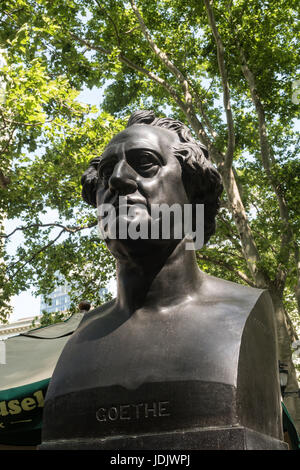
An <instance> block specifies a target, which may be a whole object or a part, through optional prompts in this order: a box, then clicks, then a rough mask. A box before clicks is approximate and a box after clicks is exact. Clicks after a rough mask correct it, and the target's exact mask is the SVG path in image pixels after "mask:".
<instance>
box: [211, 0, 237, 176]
mask: <svg viewBox="0 0 300 470" xmlns="http://www.w3.org/2000/svg"><path fill="white" fill-rule="evenodd" d="M204 4H205V8H206V12H207V17H208V21H209V24H210V27H211V30H212V33H213V36H214V38H215V42H216V46H217V59H218V66H219V72H220V75H221V80H222V87H223V102H224V108H225V113H226V121H227V131H228V139H227V151H226V156H225V162H224V165H225V167H226V168H230V167H231V166H232V161H233V154H234V149H235V132H234V122H233V116H232V110H231V104H230V88H229V82H228V78H227V77H228V74H227V69H226V64H225V58H224V45H223V42H222V39H221V36H220V34H219V31H218V28H217V25H216V21H215V15H214V12H213V8H212V6H211V4H212V0H204Z"/></svg>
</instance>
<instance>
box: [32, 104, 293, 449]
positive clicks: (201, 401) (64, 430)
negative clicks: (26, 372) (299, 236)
mask: <svg viewBox="0 0 300 470" xmlns="http://www.w3.org/2000/svg"><path fill="white" fill-rule="evenodd" d="M82 185H83V193H82V194H83V198H84V199H85V201H87V202H88V203H89V204H92V205H93V206H95V207H98V208H99V207H100V208H101V207H102V206H103V205H104V204H111V206H112V207H115V208H116V209H117V213H116V218H117V219H122V218H123V219H122V220H123V222H124V223H125V225H126V224H129V223H130V222H132V221H134V222H135V224H136V226H138V225H140V224H144V226H145V225H147V224H150V222H151V217H152V216H151V212H150V206H151V205H153V204H154V205H155V204H160V203H166V204H167V205H169V206H171V205H173V204H174V203H176V204H178V205H179V206H180V207H184V206H185V205H186V204H191V205H192V207H193V208H195V207H196V205H197V204H204V242H207V241H208V240H209V238H210V236H211V235H212V234H213V233H214V231H215V217H216V214H217V211H218V208H219V199H220V195H221V192H222V183H221V178H220V175H219V173H218V172H217V170H216V169H215V168H214V166H213V165H212V164H211V163H210V161H209V159H208V153H207V150H206V149H205V148H204V147H203V146H201V145H200V144H199V143H197V142H196V141H195V140H194V139H193V138H192V136H191V134H190V132H189V130H188V128H187V127H186V126H185V125H183V124H182V123H180V122H179V121H175V120H173V119H169V118H156V117H155V115H154V114H153V113H152V112H151V111H137V112H135V113H133V115H132V116H131V118H130V119H129V122H128V125H127V128H126V129H125V130H124V131H122V132H120V133H119V134H118V135H116V136H115V137H114V138H113V139H112V140H111V142H110V143H109V144H108V146H107V147H106V148H105V150H104V153H103V154H102V155H101V156H100V157H97V158H95V159H94V160H92V161H91V163H90V166H89V168H88V169H87V171H86V172H85V173H84V175H83V177H82ZM121 196H122V197H124V198H126V199H125V200H126V204H127V208H128V207H129V206H133V205H136V204H139V207H138V209H136V210H135V211H134V212H133V215H131V217H128V215H126V214H125V215H122V214H121V213H119V212H118V210H120V208H118V204H117V201H118V198H119V197H121ZM192 213H193V214H194V211H193V210H192ZM99 219H100V220H99V224H100V226H101V224H102V225H103V221H102V219H101V217H100V218H99ZM171 225H172V221H171ZM173 228H174V227H173ZM102 229H103V226H102ZM118 233H119V232H118ZM118 233H117V236H116V237H114V238H110V237H109V236H108V237H107V238H106V243H107V246H108V248H109V250H110V251H111V253H112V254H113V255H114V256H115V258H116V260H117V289H118V290H117V292H118V293H117V298H116V299H114V300H113V301H111V302H109V303H106V304H104V305H102V306H100V307H98V308H96V309H94V310H92V311H90V312H89V313H87V314H86V315H85V316H84V318H83V320H82V322H81V324H80V326H79V328H78V329H77V331H76V332H75V333H74V334H73V335H72V337H71V339H70V340H69V341H68V343H67V345H66V346H65V348H64V350H63V353H62V354H61V356H60V359H59V361H58V364H57V366H56V369H55V372H54V375H53V378H52V380H51V383H50V387H49V389H48V393H47V397H46V404H45V410H44V425H43V443H42V445H41V449H151V448H152V449H163V448H168V449H192V448H194V449H206V448H207V449H214V448H224V449H231V448H236V449H239V448H241V449H244V448H255V449H256V448H284V444H283V443H282V442H281V441H282V428H281V415H280V391H279V381H278V370H277V359H276V357H277V356H276V354H277V351H276V340H275V328H274V321H273V310H272V303H271V300H270V297H269V294H268V293H267V291H263V290H260V289H254V288H250V287H246V286H243V285H239V284H235V283H232V282H229V281H225V280H222V279H219V278H216V277H212V276H209V275H207V274H205V273H203V272H201V271H200V270H199V268H198V265H197V262H196V257H195V252H194V251H193V250H191V249H186V245H187V243H188V239H187V237H186V236H185V235H184V234H183V236H182V237H181V238H176V237H174V236H173V235H174V230H172V227H171V232H170V236H169V238H164V237H161V236H159V237H158V238H155V239H151V237H150V238H147V239H142V238H137V239H134V240H133V239H130V238H129V237H127V238H122V237H120V236H118Z"/></svg>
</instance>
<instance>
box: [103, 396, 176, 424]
mask: <svg viewBox="0 0 300 470" xmlns="http://www.w3.org/2000/svg"><path fill="white" fill-rule="evenodd" d="M167 416H170V402H168V401H157V402H156V401H154V402H151V403H137V404H134V403H128V404H124V405H112V406H110V407H106V408H99V409H98V410H97V411H96V419H97V421H99V422H101V423H105V422H108V423H109V422H114V421H129V420H138V419H144V418H162V417H167Z"/></svg>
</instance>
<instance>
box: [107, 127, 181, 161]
mask: <svg viewBox="0 0 300 470" xmlns="http://www.w3.org/2000/svg"><path fill="white" fill-rule="evenodd" d="M178 141H179V137H178V136H177V134H176V133H175V132H172V131H169V130H168V129H163V128H160V127H152V126H148V125H143V124H138V125H134V126H130V127H128V128H127V129H125V130H124V131H122V132H120V133H119V134H117V135H116V136H115V137H113V138H112V140H111V141H110V142H109V144H108V145H107V147H106V148H105V150H104V153H103V157H104V156H105V155H107V156H108V154H111V153H114V152H117V153H118V152H120V151H121V152H122V151H125V152H126V151H129V150H133V149H138V148H147V149H152V150H155V151H157V152H159V153H161V152H163V153H164V152H166V151H168V150H169V151H170V149H171V147H172V145H173V144H175V143H176V142H177V143H178Z"/></svg>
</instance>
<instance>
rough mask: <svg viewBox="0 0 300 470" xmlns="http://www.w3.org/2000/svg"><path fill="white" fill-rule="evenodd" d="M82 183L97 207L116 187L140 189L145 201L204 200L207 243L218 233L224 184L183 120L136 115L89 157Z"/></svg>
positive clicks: (121, 191)
mask: <svg viewBox="0 0 300 470" xmlns="http://www.w3.org/2000/svg"><path fill="white" fill-rule="evenodd" d="M141 151H142V152H141ZM127 155H128V156H127ZM147 155H148V157H147ZM149 159H150V160H149ZM156 159H158V161H156ZM159 167H160V168H162V172H161V171H158V169H159ZM140 185H141V186H142V188H141V189H140V190H139V188H138V186H140ZM82 186H83V189H82V196H83V199H84V200H85V201H86V202H88V203H89V204H91V205H93V206H94V207H97V206H98V205H99V204H102V203H103V202H109V197H110V198H112V197H113V196H112V193H114V192H115V193H118V194H119V195H129V194H131V195H132V194H135V195H136V191H137V192H138V194H139V195H142V196H141V199H139V197H138V198H137V199H138V200H135V201H134V202H139V203H141V204H146V205H147V203H169V204H173V203H175V202H180V203H182V204H184V203H190V204H192V205H193V206H196V204H204V242H205V243H206V242H207V241H208V240H209V238H210V237H211V236H212V235H213V234H214V232H215V217H216V214H217V211H218V208H219V203H220V195H221V193H222V189H223V187H222V183H221V178H220V175H219V173H218V171H217V170H216V169H215V168H214V166H213V165H212V164H211V162H210V160H209V155H208V152H207V150H206V148H205V147H204V146H203V145H201V144H200V143H199V142H197V141H195V140H194V139H193V137H192V135H191V133H190V131H189V129H188V128H187V127H186V126H185V125H184V124H183V123H181V122H180V121H176V120H174V119H171V118H157V117H155V115H154V113H153V112H152V111H136V112H135V113H133V114H132V115H131V117H130V119H129V121H128V123H127V127H126V129H125V130H124V131H122V132H120V133H119V134H118V135H116V136H115V137H114V138H113V139H112V140H111V141H110V143H109V144H108V146H107V147H106V148H105V150H104V152H103V154H102V155H101V156H99V157H96V158H94V159H93V160H92V161H91V162H90V166H89V168H88V169H87V171H86V172H85V173H84V174H83V176H82ZM106 190H107V191H106ZM105 191H106V192H107V193H108V194H109V197H108V196H107V194H106V195H105V194H104V193H105ZM183 193H184V194H183ZM143 198H144V200H143ZM134 199H135V198H134ZM110 201H111V199H110Z"/></svg>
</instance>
